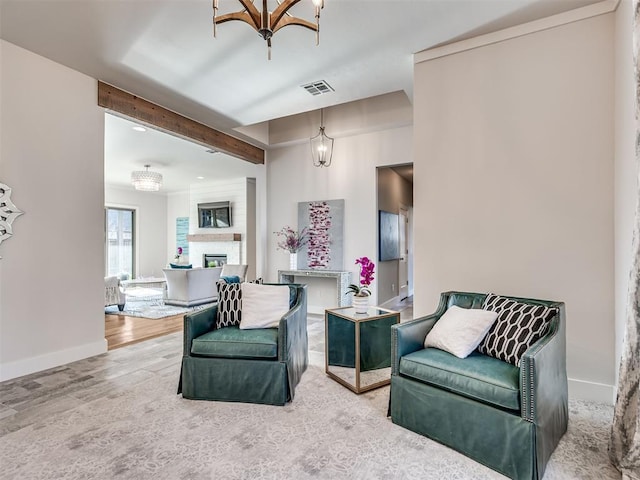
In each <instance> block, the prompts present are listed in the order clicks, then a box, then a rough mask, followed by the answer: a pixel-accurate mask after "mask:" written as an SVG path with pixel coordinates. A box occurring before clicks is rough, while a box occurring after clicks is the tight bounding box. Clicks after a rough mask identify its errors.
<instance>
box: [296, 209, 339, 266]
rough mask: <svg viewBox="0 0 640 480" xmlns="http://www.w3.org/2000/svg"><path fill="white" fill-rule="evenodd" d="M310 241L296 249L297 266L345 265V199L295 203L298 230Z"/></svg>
mask: <svg viewBox="0 0 640 480" xmlns="http://www.w3.org/2000/svg"><path fill="white" fill-rule="evenodd" d="M303 228H306V229H307V232H308V235H309V241H308V242H307V244H306V245H305V246H304V247H302V249H301V250H300V251H299V252H298V268H300V269H312V270H342V269H343V267H344V245H343V244H344V200H319V201H311V202H299V203H298V231H301V230H302V229H303Z"/></svg>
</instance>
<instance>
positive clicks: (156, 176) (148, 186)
mask: <svg viewBox="0 0 640 480" xmlns="http://www.w3.org/2000/svg"><path fill="white" fill-rule="evenodd" d="M150 166H151V165H145V166H144V168H145V170H136V171H135V172H131V183H132V184H133V186H134V187H135V189H136V190H142V191H144V192H157V191H158V190H160V187H161V186H162V174H160V173H158V172H151V171H150V170H149V167H150Z"/></svg>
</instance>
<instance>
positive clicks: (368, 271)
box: [347, 257, 376, 313]
mask: <svg viewBox="0 0 640 480" xmlns="http://www.w3.org/2000/svg"><path fill="white" fill-rule="evenodd" d="M356 265H360V283H359V284H355V283H352V284H351V285H349V288H348V289H347V293H353V302H352V304H353V308H355V310H356V313H367V310H368V308H369V297H370V296H371V289H370V285H371V282H373V280H374V277H373V274H374V272H375V268H376V265H375V263H373V262H372V261H371V260H370V259H369V257H360V258H358V259H357V260H356Z"/></svg>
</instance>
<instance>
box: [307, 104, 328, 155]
mask: <svg viewBox="0 0 640 480" xmlns="http://www.w3.org/2000/svg"><path fill="white" fill-rule="evenodd" d="M309 143H310V144H311V158H312V159H313V166H314V167H328V166H330V165H331V157H332V156H333V138H331V137H328V136H327V134H326V133H324V110H323V109H320V131H319V132H318V134H317V135H316V136H315V137H311V138H310V139H309Z"/></svg>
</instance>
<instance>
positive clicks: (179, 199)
mask: <svg viewBox="0 0 640 480" xmlns="http://www.w3.org/2000/svg"><path fill="white" fill-rule="evenodd" d="M190 213H191V212H190V211H189V192H188V191H187V192H176V193H169V194H168V195H167V258H168V259H170V260H172V259H173V258H174V257H175V255H176V251H177V250H178V245H177V244H176V218H178V217H189V215H190ZM185 260H186V261H188V260H189V257H188V256H187V257H185Z"/></svg>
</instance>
